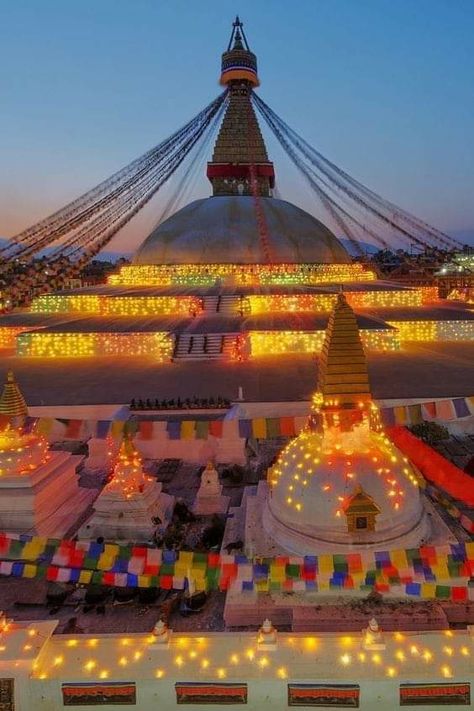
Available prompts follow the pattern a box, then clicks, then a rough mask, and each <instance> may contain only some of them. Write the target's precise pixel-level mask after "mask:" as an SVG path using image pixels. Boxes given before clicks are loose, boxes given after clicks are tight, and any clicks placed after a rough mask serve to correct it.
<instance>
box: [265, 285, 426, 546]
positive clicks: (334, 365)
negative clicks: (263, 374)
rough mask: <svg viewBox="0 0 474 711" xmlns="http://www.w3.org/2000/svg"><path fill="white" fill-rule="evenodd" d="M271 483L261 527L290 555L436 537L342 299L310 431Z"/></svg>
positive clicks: (286, 454)
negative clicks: (385, 422) (388, 427)
mask: <svg viewBox="0 0 474 711" xmlns="http://www.w3.org/2000/svg"><path fill="white" fill-rule="evenodd" d="M268 481H269V485H270V491H269V496H268V498H267V501H266V505H265V507H264V511H263V525H264V528H265V530H266V532H267V534H269V535H270V537H271V538H272V539H273V540H274V541H276V542H277V543H278V544H280V546H281V547H282V548H283V549H284V550H287V551H289V552H292V553H296V554H298V555H305V554H312V553H319V552H324V551H339V550H344V551H348V550H354V549H355V550H362V549H364V548H366V549H370V548H372V549H381V548H382V549H388V548H409V547H415V546H418V545H420V543H421V542H422V541H426V540H429V538H430V524H429V519H428V517H427V514H426V510H425V507H424V504H423V499H422V497H421V496H420V486H422V485H423V482H422V478H421V477H420V475H419V473H418V472H417V470H416V469H415V468H414V467H413V466H412V465H411V464H410V462H409V461H408V460H407V459H406V457H404V456H403V455H402V453H401V452H400V451H399V450H398V449H397V448H396V447H395V445H394V444H393V443H392V442H391V441H390V439H389V437H388V436H387V435H386V434H385V432H384V430H383V426H382V423H381V421H380V417H379V412H378V409H377V407H376V405H375V403H374V402H373V401H372V395H371V391H370V383H369V376H368V370H367V361H366V357H365V353H364V348H363V345H362V342H361V339H360V334H359V328H358V326H357V320H356V317H355V314H354V312H353V311H352V309H351V307H350V306H349V305H348V303H347V301H346V299H345V298H344V295H343V294H342V293H341V294H340V295H339V298H338V301H337V304H336V306H335V308H334V311H333V313H332V314H331V317H330V319H329V324H328V328H327V332H326V339H325V342H324V345H323V349H322V353H321V357H320V360H319V382H318V391H317V392H316V394H315V396H314V398H313V407H312V412H311V415H310V417H309V420H308V425H307V427H306V428H305V430H304V431H303V432H302V433H301V434H300V435H299V436H298V437H296V439H294V440H293V441H292V442H291V443H290V444H289V445H288V446H287V447H286V448H285V449H284V450H283V451H282V453H281V454H280V457H279V458H278V461H277V463H276V464H275V466H274V467H272V468H271V469H270V470H269V472H268Z"/></svg>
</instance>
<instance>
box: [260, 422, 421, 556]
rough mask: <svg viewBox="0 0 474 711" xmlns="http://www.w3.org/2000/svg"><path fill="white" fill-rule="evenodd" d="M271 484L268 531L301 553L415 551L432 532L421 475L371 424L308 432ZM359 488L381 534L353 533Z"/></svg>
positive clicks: (280, 463) (285, 453) (293, 445)
mask: <svg viewBox="0 0 474 711" xmlns="http://www.w3.org/2000/svg"><path fill="white" fill-rule="evenodd" d="M268 479H269V483H270V485H271V493H270V495H269V497H268V501H267V505H266V507H265V510H264V517H263V521H264V527H265V529H266V531H267V533H269V534H270V535H271V537H272V538H273V539H274V540H276V541H277V542H278V543H280V545H282V546H283V548H285V549H286V550H288V551H290V552H293V553H297V554H298V555H309V554H312V553H315V552H318V551H319V552H320V551H321V550H328V551H331V550H339V549H345V550H348V549H357V550H360V549H364V548H377V549H384V548H396V547H411V546H416V545H419V544H420V542H421V541H422V539H423V538H425V537H427V536H428V534H429V523H428V519H427V517H426V513H425V510H424V506H423V502H422V499H421V496H420V490H419V487H418V481H419V476H418V474H417V473H416V472H415V471H414V470H413V468H412V467H411V465H410V464H409V462H408V461H407V460H406V459H405V458H404V457H403V455H402V454H401V453H400V452H399V451H398V450H397V449H396V447H395V446H394V445H393V444H392V443H391V442H390V441H389V440H388V439H387V437H386V436H385V435H383V434H381V433H377V432H374V431H372V430H370V429H369V428H368V427H367V426H366V425H364V424H362V425H361V426H360V427H355V428H354V429H353V431H351V432H350V433H341V432H339V433H338V434H336V435H334V437H332V436H331V435H330V434H328V433H325V434H324V435H323V434H322V433H320V432H304V433H303V434H301V435H300V436H299V437H297V439H296V440H294V441H293V442H291V443H290V444H289V445H288V446H287V447H286V448H285V449H284V450H283V452H282V454H281V455H280V457H279V460H278V462H277V464H276V465H275V466H274V467H273V469H272V470H271V471H270V472H269V476H268ZM358 487H361V488H362V490H363V491H364V492H365V493H366V494H368V495H369V496H370V498H371V499H373V501H374V503H375V504H376V505H377V507H378V509H379V514H378V515H377V518H376V525H375V530H374V531H368V530H366V531H357V532H354V531H352V532H349V531H348V523H347V520H346V515H345V512H344V508H345V505H346V504H347V501H348V500H350V497H351V496H352V495H353V494H354V491H355V490H356V489H357V488H358Z"/></svg>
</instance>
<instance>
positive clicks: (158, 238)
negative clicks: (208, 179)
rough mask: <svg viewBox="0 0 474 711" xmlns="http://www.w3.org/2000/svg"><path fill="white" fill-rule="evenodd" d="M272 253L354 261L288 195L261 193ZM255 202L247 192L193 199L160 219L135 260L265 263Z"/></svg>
mask: <svg viewBox="0 0 474 711" xmlns="http://www.w3.org/2000/svg"><path fill="white" fill-rule="evenodd" d="M260 205H261V207H262V210H263V214H264V216H265V222H266V225H267V230H268V241H269V243H270V249H271V252H272V257H273V258H274V260H275V261H276V262H279V263H283V262H287V263H307V264H312V263H316V264H317V263H320V264H333V263H344V264H347V263H348V262H350V261H351V259H350V256H349V254H348V253H347V252H346V250H345V249H344V247H343V246H342V244H341V243H340V242H339V241H338V239H337V238H336V237H335V236H334V235H333V233H332V232H331V231H330V230H329V229H328V228H327V227H325V225H323V224H322V222H319V220H317V219H316V218H315V217H313V216H312V215H310V214H308V213H307V212H305V211H304V210H301V209H300V208H299V207H296V205H292V204H291V203H289V202H285V201H284V200H277V199H275V198H269V197H266V198H264V197H262V198H260ZM265 261H266V258H265V254H264V253H263V250H262V246H261V243H260V239H259V234H258V227H257V216H256V210H255V202H254V199H253V197H248V196H242V197H240V196H222V197H221V196H219V197H210V198H206V199H204V200H195V201H194V202H192V203H190V204H189V205H186V207H184V208H183V209H182V210H179V211H178V212H176V213H175V214H174V215H172V216H171V217H169V218H168V219H167V220H165V221H164V222H162V223H161V224H160V225H158V227H157V228H156V229H155V230H153V232H152V233H151V234H150V235H149V237H147V239H146V240H145V241H144V242H143V244H142V245H141V247H140V248H139V249H138V251H137V253H136V255H135V258H134V264H226V263H234V264H262V263H264V262H265Z"/></svg>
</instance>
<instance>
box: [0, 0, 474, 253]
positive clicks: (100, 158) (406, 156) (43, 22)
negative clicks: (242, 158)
mask: <svg viewBox="0 0 474 711" xmlns="http://www.w3.org/2000/svg"><path fill="white" fill-rule="evenodd" d="M0 11H1V17H2V22H1V26H0V96H1V111H0V156H1V158H0V234H2V235H5V236H9V235H12V234H14V233H15V232H17V231H19V230H20V229H22V228H24V227H26V226H27V225H28V224H30V223H31V222H34V221H36V220H37V219H39V218H41V217H43V216H45V215H46V214H48V213H49V212H51V211H53V210H54V209H56V208H58V207H60V206H61V205H62V204H64V203H65V202H66V201H68V200H70V199H72V198H74V197H76V196H77V195H78V194H80V193H81V192H83V191H84V190H86V189H87V188H89V187H91V186H93V185H94V184H96V183H97V182H99V181H100V180H102V179H103V178H105V177H107V176H108V175H110V174H111V173H112V172H113V171H115V170H117V169H118V168H120V167H122V166H123V165H125V164H126V163H127V162H129V161H130V160H132V159H133V158H135V157H136V156H138V155H139V154H141V153H142V152H144V151H145V150H146V149H148V148H149V147H151V146H152V145H154V144H156V143H158V142H159V141H160V140H161V139H163V138H164V137H166V136H167V135H169V134H170V133H172V132H173V131H174V130H175V129H176V128H177V127H178V126H179V125H181V124H182V123H184V122H185V121H186V120H188V119H189V118H190V117H191V116H193V115H194V114H195V113H197V111H198V110H199V109H201V108H202V107H203V106H204V105H205V104H206V103H207V102H208V101H210V100H211V99H212V98H214V96H216V95H217V93H218V91H219V87H218V83H217V82H218V77H219V62H220V53H221V52H222V51H223V50H224V49H225V47H226V44H227V41H228V37H229V32H230V25H231V21H232V19H233V17H234V15H235V13H236V12H238V13H239V14H240V16H241V19H242V20H243V21H244V23H245V31H246V33H247V37H248V40H249V42H250V44H251V47H252V49H253V50H254V51H255V52H256V53H257V56H258V60H259V74H260V78H261V83H262V85H261V88H260V89H259V91H260V94H261V96H262V97H263V98H264V99H265V101H267V103H269V104H270V105H271V106H272V107H273V108H274V109H275V111H276V112H277V113H279V114H280V115H281V116H282V117H283V118H284V119H285V120H287V121H288V123H289V124H290V125H292V126H293V127H294V128H295V129H297V130H298V131H299V132H300V133H301V134H303V135H304V136H305V137H306V138H307V140H309V142H310V143H312V144H313V145H314V146H315V147H317V148H318V149H319V150H320V151H321V152H322V153H324V154H325V155H327V156H328V157H329V158H331V159H332V160H334V161H335V162H336V163H338V164H339V165H340V166H341V167H343V168H345V169H346V170H347V171H348V172H350V173H352V174H353V175H354V176H355V177H357V178H359V179H361V180H362V181H363V182H365V183H366V184H367V185H369V186H370V187H372V188H375V189H376V190H377V191H378V192H380V193H381V194H382V195H384V196H386V197H388V198H389V199H391V200H393V201H395V202H397V203H398V204H400V205H402V206H403V207H405V208H407V209H409V210H411V211H413V212H415V213H416V214H418V215H419V216H420V217H423V218H424V219H426V220H427V221H429V222H431V223H433V224H435V225H436V226H438V227H439V228H441V229H444V230H448V231H451V232H452V233H458V234H459V233H466V234H471V235H472V237H473V241H474V200H473V195H472V193H473V185H474V141H473V132H472V125H473V116H474V90H473V87H474V49H473V44H472V37H473V36H474V1H473V0H325V1H323V0H294V1H293V2H288V0H252V1H250V0H238V1H237V2H236V0H232V2H230V1H229V0H200V1H199V2H190V1H189V0H166V1H162V0H81V1H80V2H79V1H78V0H14V1H13V0H0ZM269 148H270V152H271V158H273V160H274V161H275V164H276V171H277V180H278V184H279V190H280V193H281V195H282V197H285V198H287V199H289V200H291V201H293V202H296V203H297V204H300V205H301V206H302V207H305V208H306V209H309V210H311V199H310V196H309V193H308V192H307V191H306V190H305V189H304V188H303V187H302V184H301V182H300V180H299V179H298V178H297V177H296V175H295V174H294V172H293V171H292V170H291V169H290V167H289V166H288V164H287V162H286V161H285V159H284V158H283V156H282V155H281V153H280V152H279V151H278V150H277V148H276V146H274V144H273V142H271V141H269ZM208 194H209V185H208V183H207V181H206V179H205V178H204V174H203V175H202V179H200V180H198V181H197V182H196V185H195V188H194V191H193V192H192V193H190V194H189V195H188V198H189V199H190V198H191V197H194V196H197V197H201V196H205V195H208ZM164 197H165V196H163V198H162V199H161V200H160V199H158V200H155V201H154V203H153V204H152V205H151V206H150V207H149V208H148V209H147V211H146V213H145V214H144V215H143V216H142V217H141V218H139V219H138V220H137V221H136V222H134V223H133V224H132V225H131V226H130V227H129V228H127V229H126V230H125V231H124V233H123V234H121V235H119V236H118V237H117V238H116V239H115V240H114V243H113V245H112V247H113V248H116V249H132V248H133V247H134V246H135V245H136V244H137V243H138V242H140V241H141V240H142V239H143V238H144V236H145V235H146V231H147V230H148V229H149V228H150V227H151V226H152V224H153V223H154V222H155V221H156V219H157V217H158V216H159V214H160V206H161V204H162V203H163V200H164Z"/></svg>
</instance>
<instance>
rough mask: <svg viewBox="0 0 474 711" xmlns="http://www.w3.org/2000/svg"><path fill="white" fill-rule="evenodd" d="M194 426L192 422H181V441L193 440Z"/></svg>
mask: <svg viewBox="0 0 474 711" xmlns="http://www.w3.org/2000/svg"><path fill="white" fill-rule="evenodd" d="M194 426H195V422H194V420H183V421H182V422H181V439H193V438H194Z"/></svg>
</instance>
